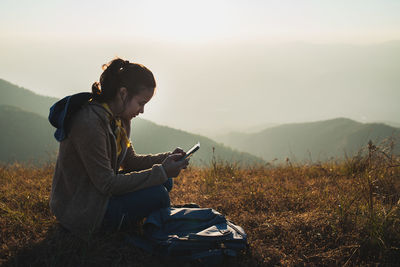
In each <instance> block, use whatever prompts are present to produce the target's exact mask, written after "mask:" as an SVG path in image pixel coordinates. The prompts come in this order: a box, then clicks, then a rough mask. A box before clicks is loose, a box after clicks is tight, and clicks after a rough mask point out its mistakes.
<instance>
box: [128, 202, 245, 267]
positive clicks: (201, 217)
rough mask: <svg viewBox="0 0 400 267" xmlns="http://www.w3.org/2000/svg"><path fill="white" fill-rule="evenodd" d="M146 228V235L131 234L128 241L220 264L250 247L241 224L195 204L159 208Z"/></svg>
mask: <svg viewBox="0 0 400 267" xmlns="http://www.w3.org/2000/svg"><path fill="white" fill-rule="evenodd" d="M143 228H144V236H145V237H144V238H140V237H132V236H130V237H128V238H127V239H128V242H129V243H131V244H133V245H135V246H137V247H140V248H142V249H144V250H146V251H148V252H150V253H153V254H156V255H160V256H165V257H167V258H172V259H174V260H189V261H200V262H203V263H207V264H218V263H220V262H221V261H222V260H223V259H224V257H225V256H231V257H235V256H237V255H238V253H239V252H240V251H241V250H243V249H245V248H246V247H247V235H246V233H245V232H244V230H243V229H242V228H241V227H240V226H237V225H235V224H234V223H232V222H231V221H229V220H227V219H226V218H225V217H224V216H223V215H222V214H220V213H219V212H217V211H215V210H213V209H210V208H199V207H198V206H197V205H195V204H189V205H185V206H183V207H181V208H177V207H171V208H165V209H160V210H157V211H155V212H153V213H151V214H150V215H149V216H148V217H147V219H146V221H145V223H144V226H143Z"/></svg>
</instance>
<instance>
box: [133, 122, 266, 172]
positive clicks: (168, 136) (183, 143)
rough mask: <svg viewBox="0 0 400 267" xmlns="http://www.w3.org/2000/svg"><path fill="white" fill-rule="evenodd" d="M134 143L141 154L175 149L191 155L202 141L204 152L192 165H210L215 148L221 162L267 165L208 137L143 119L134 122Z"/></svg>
mask: <svg viewBox="0 0 400 267" xmlns="http://www.w3.org/2000/svg"><path fill="white" fill-rule="evenodd" d="M131 139H132V142H133V145H134V147H135V150H136V151H137V152H139V153H157V152H160V151H170V150H172V149H173V148H175V147H181V148H182V149H184V150H185V151H187V150H188V149H190V148H191V147H192V146H193V145H194V144H195V143H196V142H198V141H199V142H200V144H201V146H200V150H199V151H198V152H196V154H195V155H194V156H193V157H192V159H191V162H192V163H196V165H204V164H209V163H210V161H211V159H212V157H213V148H214V156H215V157H216V158H217V159H223V160H226V161H229V162H238V163H241V164H244V165H247V164H251V163H262V162H263V161H262V159H261V158H258V157H255V156H253V155H251V154H249V153H243V152H239V151H235V150H233V149H231V148H229V147H227V146H224V145H222V144H219V143H217V142H215V141H213V140H211V139H209V138H207V137H204V136H201V135H194V134H191V133H188V132H185V131H181V130H176V129H173V128H170V127H167V126H160V125H157V124H155V123H153V122H150V121H148V120H144V119H140V118H137V119H134V120H133V121H132V134H131Z"/></svg>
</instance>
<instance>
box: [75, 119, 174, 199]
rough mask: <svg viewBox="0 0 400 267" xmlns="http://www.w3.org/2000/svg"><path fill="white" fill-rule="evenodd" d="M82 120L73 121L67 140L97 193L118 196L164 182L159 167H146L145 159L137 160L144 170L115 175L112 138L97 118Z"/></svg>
mask: <svg viewBox="0 0 400 267" xmlns="http://www.w3.org/2000/svg"><path fill="white" fill-rule="evenodd" d="M82 117H83V119H79V120H76V121H75V123H74V125H73V127H72V128H71V132H70V136H69V138H71V141H72V143H73V145H74V148H75V150H76V152H77V155H78V157H79V158H80V162H82V165H83V168H84V171H85V172H86V174H87V176H88V177H89V179H90V180H91V182H92V183H93V184H94V186H95V187H96V188H97V189H98V190H99V191H100V192H101V193H103V194H106V195H120V194H124V193H128V192H132V191H136V190H139V189H143V188H147V187H151V186H156V185H160V184H163V183H164V182H165V181H167V179H168V178H167V176H166V174H165V171H164V169H163V167H162V165H161V164H153V165H150V164H147V161H146V160H144V161H139V162H140V163H141V164H139V166H146V167H148V166H149V167H148V168H146V169H144V170H141V171H132V172H129V173H125V174H116V172H115V169H116V167H115V164H116V160H115V158H116V155H114V156H113V153H114V154H116V152H115V150H116V148H115V147H114V146H115V143H113V142H111V139H112V138H113V137H112V136H111V135H110V133H109V132H108V129H107V127H106V126H105V125H103V123H102V121H101V119H100V118H99V117H97V116H82ZM82 117H81V118H82ZM131 153H132V152H131ZM160 159H161V158H160ZM113 161H115V162H113ZM142 162H146V164H145V163H142Z"/></svg>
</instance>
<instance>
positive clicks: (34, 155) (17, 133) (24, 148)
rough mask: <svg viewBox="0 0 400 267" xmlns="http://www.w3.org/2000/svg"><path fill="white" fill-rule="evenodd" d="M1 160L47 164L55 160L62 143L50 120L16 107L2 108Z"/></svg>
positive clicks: (0, 127) (0, 117)
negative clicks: (56, 137)
mask: <svg viewBox="0 0 400 267" xmlns="http://www.w3.org/2000/svg"><path fill="white" fill-rule="evenodd" d="M0 129H1V132H0V147H1V150H0V161H2V162H13V161H16V160H17V161H27V160H29V161H31V160H32V161H33V162H34V163H39V162H46V161H50V160H54V159H55V155H56V153H55V151H56V150H57V149H58V143H57V142H56V140H55V139H54V137H53V129H52V128H51V127H50V125H49V122H48V121H47V119H45V118H43V117H42V116H40V115H37V114H35V113H32V112H27V111H24V110H22V109H20V108H17V107H13V106H5V105H1V106H0Z"/></svg>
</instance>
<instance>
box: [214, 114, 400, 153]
mask: <svg viewBox="0 0 400 267" xmlns="http://www.w3.org/2000/svg"><path fill="white" fill-rule="evenodd" d="M399 134H400V129H398V128H394V127H390V126H387V125H385V124H380V123H367V124H364V123H359V122H356V121H353V120H350V119H345V118H337V119H332V120H327V121H319V122H310V123H296V124H286V125H281V126H277V127H272V128H268V129H265V130H263V131H261V132H258V133H255V134H243V133H231V134H228V135H225V136H220V137H219V138H217V140H218V141H220V142H223V143H224V144H226V145H228V146H231V147H234V148H236V149H239V150H242V151H247V152H249V153H250V152H251V153H252V154H254V155H257V156H260V157H262V158H264V159H265V160H267V161H271V160H274V159H275V158H277V159H278V160H282V159H284V158H286V157H289V158H294V159H296V160H309V159H312V160H313V161H315V160H326V159H329V158H330V157H343V156H344V154H345V153H348V154H349V155H351V154H353V153H356V152H358V151H359V150H360V149H361V148H362V147H363V146H365V145H366V144H367V143H368V141H369V140H372V141H373V142H375V143H378V142H380V141H382V140H383V139H385V138H388V137H391V136H394V137H396V136H399ZM396 151H399V145H396Z"/></svg>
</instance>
